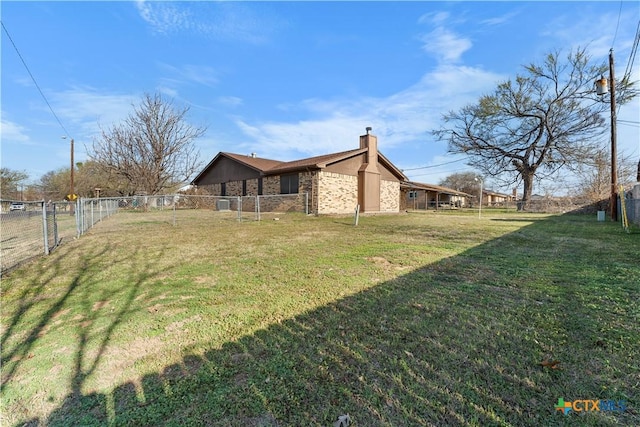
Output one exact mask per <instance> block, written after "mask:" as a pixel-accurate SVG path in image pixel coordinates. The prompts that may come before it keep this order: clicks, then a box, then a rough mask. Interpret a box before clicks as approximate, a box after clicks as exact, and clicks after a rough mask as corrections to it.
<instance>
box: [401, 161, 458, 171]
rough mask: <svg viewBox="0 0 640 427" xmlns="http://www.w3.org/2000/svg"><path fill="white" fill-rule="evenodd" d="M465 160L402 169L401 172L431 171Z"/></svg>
mask: <svg viewBox="0 0 640 427" xmlns="http://www.w3.org/2000/svg"><path fill="white" fill-rule="evenodd" d="M464 160H467V159H458V160H452V161H450V162H445V163H440V164H438V165H430V166H421V167H419V168H410V169H401V170H402V172H407V171H415V170H418V169H431V168H437V167H440V166H444V165H450V164H451V163H457V162H462V161H464Z"/></svg>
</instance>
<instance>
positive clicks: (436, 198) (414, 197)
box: [400, 182, 473, 210]
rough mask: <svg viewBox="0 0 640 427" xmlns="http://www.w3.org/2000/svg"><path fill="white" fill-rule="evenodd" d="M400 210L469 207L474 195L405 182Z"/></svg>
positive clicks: (435, 186) (437, 186) (430, 185)
mask: <svg viewBox="0 0 640 427" xmlns="http://www.w3.org/2000/svg"><path fill="white" fill-rule="evenodd" d="M400 188H401V192H402V199H401V200H402V202H401V204H400V209H436V210H437V209H442V208H445V209H450V208H454V207H465V206H468V205H469V201H468V199H470V198H473V196H472V195H470V194H467V193H464V192H462V191H458V190H454V189H452V188H447V187H441V186H439V185H433V184H424V183H421V182H403V183H402V185H401V186H400Z"/></svg>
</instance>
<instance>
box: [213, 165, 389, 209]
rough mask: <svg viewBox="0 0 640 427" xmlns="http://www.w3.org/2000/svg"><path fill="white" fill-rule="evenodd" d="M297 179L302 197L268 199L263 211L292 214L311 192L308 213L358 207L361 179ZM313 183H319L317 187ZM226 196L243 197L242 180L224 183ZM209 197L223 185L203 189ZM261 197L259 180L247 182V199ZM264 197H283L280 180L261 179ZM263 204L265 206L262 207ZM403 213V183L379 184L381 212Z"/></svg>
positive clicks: (325, 175) (316, 175)
mask: <svg viewBox="0 0 640 427" xmlns="http://www.w3.org/2000/svg"><path fill="white" fill-rule="evenodd" d="M298 176H299V178H298V179H299V180H298V194H300V195H301V198H299V199H298V200H296V198H295V197H292V196H288V197H282V198H271V199H270V198H265V199H264V200H262V201H261V209H262V208H264V210H265V211H272V210H276V211H285V212H286V211H290V210H294V205H295V206H297V205H299V204H300V203H302V205H304V203H303V202H302V201H303V200H304V194H305V193H308V195H309V196H308V197H309V205H310V206H309V212H310V213H314V214H319V215H322V214H351V213H353V212H354V210H355V208H356V205H357V204H358V177H357V176H353V175H344V174H339V173H335V172H326V171H319V172H318V171H314V172H301V173H300V174H299V175H298ZM314 182H315V183H316V185H315V187H314ZM225 187H226V195H227V196H241V195H242V181H230V182H227V183H226V184H225ZM201 188H202V189H203V190H205V191H206V193H207V194H210V195H212V196H219V195H220V194H221V185H220V184H211V185H206V186H202V187H201ZM257 194H258V180H257V179H249V180H247V196H255V195H257ZM262 194H263V195H279V194H280V177H279V176H269V177H265V178H263V180H262ZM263 204H264V205H263ZM253 208H254V204H253V203H251V202H250V201H249V200H245V203H243V210H245V211H247V210H252V209H253ZM399 210H400V183H399V182H395V181H384V180H382V181H380V211H381V212H399Z"/></svg>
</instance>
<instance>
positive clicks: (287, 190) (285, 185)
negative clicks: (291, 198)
mask: <svg viewBox="0 0 640 427" xmlns="http://www.w3.org/2000/svg"><path fill="white" fill-rule="evenodd" d="M297 193H298V174H297V173H294V174H289V175H281V176H280V194H297Z"/></svg>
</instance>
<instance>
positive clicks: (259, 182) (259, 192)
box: [258, 178, 262, 196]
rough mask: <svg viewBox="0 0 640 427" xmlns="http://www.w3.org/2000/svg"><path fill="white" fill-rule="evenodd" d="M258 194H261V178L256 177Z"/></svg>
mask: <svg viewBox="0 0 640 427" xmlns="http://www.w3.org/2000/svg"><path fill="white" fill-rule="evenodd" d="M258 196H262V178H258Z"/></svg>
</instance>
